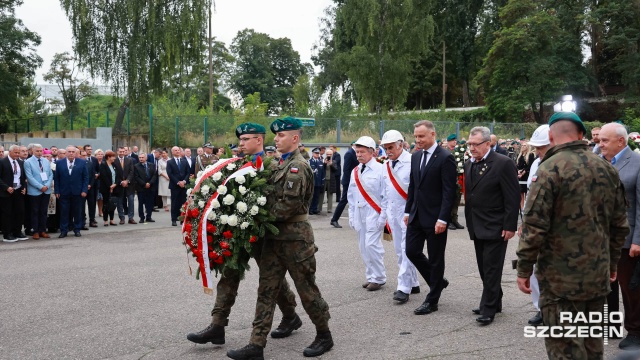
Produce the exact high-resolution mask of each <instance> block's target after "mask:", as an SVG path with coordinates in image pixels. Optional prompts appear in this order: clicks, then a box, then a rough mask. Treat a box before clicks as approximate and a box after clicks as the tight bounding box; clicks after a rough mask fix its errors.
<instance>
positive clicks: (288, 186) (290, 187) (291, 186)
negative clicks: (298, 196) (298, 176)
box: [287, 181, 293, 189]
mask: <svg viewBox="0 0 640 360" xmlns="http://www.w3.org/2000/svg"><path fill="white" fill-rule="evenodd" d="M287 189H293V181H287Z"/></svg>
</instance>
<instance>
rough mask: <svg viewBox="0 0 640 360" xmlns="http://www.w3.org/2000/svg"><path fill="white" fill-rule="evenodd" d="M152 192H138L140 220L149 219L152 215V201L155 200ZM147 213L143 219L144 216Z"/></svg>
mask: <svg viewBox="0 0 640 360" xmlns="http://www.w3.org/2000/svg"><path fill="white" fill-rule="evenodd" d="M154 195H155V194H154V191H153V190H151V189H149V190H143V191H140V190H138V216H140V220H143V219H146V220H149V219H151V214H152V213H153V201H154V199H155V196H154ZM145 212H146V213H147V216H146V217H145V216H144V214H145Z"/></svg>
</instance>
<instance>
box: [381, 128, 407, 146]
mask: <svg viewBox="0 0 640 360" xmlns="http://www.w3.org/2000/svg"><path fill="white" fill-rule="evenodd" d="M396 141H404V137H402V134H400V131H398V130H389V131H387V132H386V133H384V135H382V140H380V143H381V144H382V145H384V144H392V143H395V142H396Z"/></svg>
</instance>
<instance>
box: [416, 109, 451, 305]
mask: <svg viewBox="0 0 640 360" xmlns="http://www.w3.org/2000/svg"><path fill="white" fill-rule="evenodd" d="M413 134H414V136H415V138H416V146H418V147H419V148H420V149H423V150H420V151H416V152H415V153H413V155H411V174H410V176H409V190H408V191H407V196H408V197H407V204H406V205H405V210H404V213H405V216H404V222H405V224H406V225H407V240H406V250H405V253H406V254H407V257H408V258H409V260H410V261H411V262H412V263H413V265H415V267H416V270H418V272H419V273H420V275H422V277H423V278H424V279H425V281H426V282H427V285H429V288H430V290H429V294H427V298H426V299H425V300H424V302H423V303H422V305H420V306H419V307H418V308H417V309H415V310H414V314H416V315H425V314H430V313H432V312H434V311H437V310H438V301H439V300H440V294H441V293H442V290H443V289H444V288H446V287H447V286H448V285H449V281H447V279H445V278H444V256H445V249H446V246H447V223H448V222H449V221H450V218H451V207H452V206H453V200H454V198H455V196H456V188H457V185H456V182H457V169H456V162H455V159H454V158H453V155H451V153H450V152H449V151H447V150H446V149H444V148H442V147H441V146H438V144H436V131H435V128H434V126H433V123H432V122H431V121H427V120H423V121H419V122H417V123H416V124H415V125H414V130H413ZM425 242H426V243H427V254H428V256H429V257H426V256H425V255H424V253H423V249H424V244H425Z"/></svg>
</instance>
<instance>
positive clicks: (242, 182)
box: [236, 175, 247, 184]
mask: <svg viewBox="0 0 640 360" xmlns="http://www.w3.org/2000/svg"><path fill="white" fill-rule="evenodd" d="M245 181H247V179H245V178H244V176H242V175H240V176H236V182H237V183H238V184H244V183H245Z"/></svg>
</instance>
